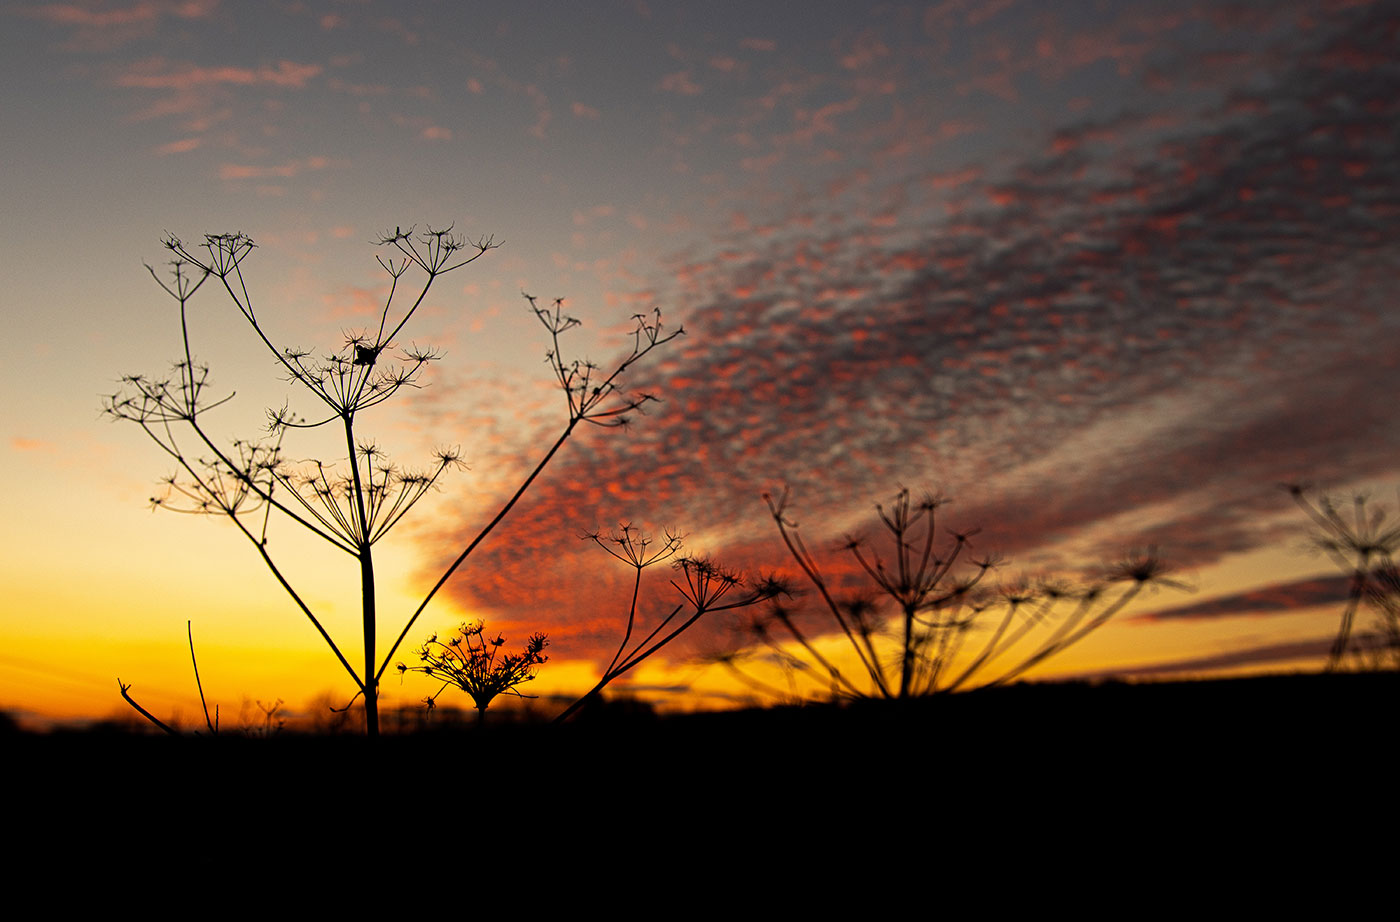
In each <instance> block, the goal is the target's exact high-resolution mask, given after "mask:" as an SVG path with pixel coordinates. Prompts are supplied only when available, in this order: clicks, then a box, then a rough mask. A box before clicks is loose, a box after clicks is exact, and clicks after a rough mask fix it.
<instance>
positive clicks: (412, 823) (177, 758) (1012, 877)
mask: <svg viewBox="0 0 1400 922" xmlns="http://www.w3.org/2000/svg"><path fill="white" fill-rule="evenodd" d="M1397 691H1400V681H1397V676H1394V675H1341V676H1295V677H1279V678H1259V679H1242V680H1233V681H1214V682H1199V683H1164V684H1141V685H1124V684H1101V685H1028V686H1018V687H1012V688H1006V689H998V690H991V691H979V692H973V693H969V694H965V695H959V696H956V697H951V698H942V699H935V700H930V701H920V702H912V703H908V704H905V705H892V704H877V703H867V704H852V705H847V706H844V707H831V706H814V707H804V708H785V709H773V710H755V711H742V712H731V713H720V714H697V715H688V716H675V717H667V718H654V717H653V718H646V717H637V716H635V715H634V716H631V717H609V718H595V719H593V720H591V721H580V722H578V723H576V724H571V725H568V726H563V727H553V726H549V725H536V726H525V725H515V726H512V725H501V726H498V727H494V728H493V727H488V728H486V729H484V730H480V731H472V730H465V731H456V732H437V733H424V734H416V735H409V736H387V737H385V738H382V739H381V740H379V741H378V742H377V743H374V744H370V743H368V742H367V741H365V740H363V739H361V738H358V737H354V736H341V737H320V738H316V737H298V736H291V735H283V736H277V737H274V738H272V739H270V740H258V739H246V738H238V737H227V736H223V737H219V738H217V739H210V738H183V739H174V738H170V737H164V736H157V735H151V736H136V735H130V734H115V733H85V734H80V733H58V734H50V735H46V736H40V735H22V734H13V733H11V734H8V735H7V736H6V738H5V739H4V740H3V747H4V757H5V763H6V766H7V767H8V768H9V769H11V771H10V772H9V773H8V782H9V783H8V785H7V791H8V792H9V794H8V797H7V804H6V815H7V835H8V837H9V839H10V840H11V842H12V844H14V845H15V847H16V848H18V849H19V851H18V852H16V853H15V854H17V855H18V856H19V864H18V865H14V862H13V861H12V868H11V877H12V878H13V879H14V880H15V881H16V882H19V881H21V880H24V879H27V876H28V875H29V874H30V873H31V872H33V871H34V869H36V868H37V869H40V870H42V869H44V868H52V867H63V868H66V869H68V870H69V871H72V870H75V869H77V868H102V869H106V870H108V871H115V872H117V873H120V874H124V875H127V876H128V877H129V879H130V881H132V883H133V887H134V888H135V889H133V890H132V893H133V894H135V895H136V896H138V897H140V898H142V899H144V898H146V897H147V896H149V894H150V893H151V892H152V891H153V888H154V889H155V890H160V889H161V888H168V887H175V888H176V890H178V892H181V893H185V892H188V888H189V887H190V886H193V885H192V884H191V883H190V882H191V881H201V882H202V883H200V884H199V886H200V887H201V888H203V887H205V886H208V887H210V888H213V887H215V886H219V885H224V884H229V882H231V881H232V882H235V884H234V885H235V886H238V887H243V888H244V889H245V890H246V889H247V888H248V887H249V886H251V885H252V884H253V883H255V882H258V881H262V880H266V881H269V882H270V881H272V880H273V879H274V878H276V879H277V880H279V881H281V880H287V881H292V882H294V883H293V884H292V885H291V886H292V890H291V891H287V892H290V893H295V894H298V895H297V896H296V899H298V900H305V901H312V902H314V901H316V900H321V899H323V898H324V897H323V895H324V894H325V893H326V892H327V888H330V889H333V890H335V891H336V892H337V893H339V892H342V891H344V892H346V893H350V892H357V893H358V892H359V891H358V890H356V889H355V888H356V887H358V885H359V883H360V882H364V881H372V882H373V886H375V887H388V888H390V889H393V888H405V889H413V888H414V887H417V886H418V884H419V882H420V881H422V880H432V881H434V882H436V881H437V877H435V876H432V874H438V875H440V876H441V877H442V880H443V881H444V882H445V885H446V886H447V887H448V888H449V889H451V888H453V887H457V886H458V883H459V878H460V879H461V880H465V881H467V883H465V884H462V885H461V886H462V887H464V888H465V889H466V890H468V891H470V890H471V889H472V887H473V886H475V884H474V883H473V881H481V880H483V879H484V880H486V881H487V883H486V884H484V886H486V887H487V889H490V888H491V887H497V886H499V885H500V882H501V880H502V879H503V878H502V877H501V876H499V875H500V874H502V873H504V874H505V875H506V876H505V878H504V879H506V880H513V879H516V878H518V877H520V876H522V875H523V876H524V877H525V878H526V879H527V880H529V881H533V883H529V884H526V885H524V886H523V889H521V888H520V887H516V886H514V885H513V886H512V889H511V891H510V892H511V894H512V897H513V898H516V899H520V900H524V901H526V902H530V901H532V900H534V899H535V898H536V897H538V896H540V895H542V894H544V893H549V892H555V890H557V888H558V887H560V886H563V885H562V884H560V883H559V881H560V880H561V879H564V880H572V879H578V878H581V879H586V880H592V881H594V882H595V884H596V885H597V886H604V885H605V884H606V882H608V881H614V882H615V881H617V880H628V881H631V880H633V879H634V878H635V879H636V880H638V881H645V882H646V887H653V888H654V887H657V886H660V885H661V884H665V885H666V886H667V887H669V888H670V889H667V890H666V891H665V892H666V894H667V895H666V896H665V899H666V900H667V901H668V902H667V905H668V906H669V905H671V904H672V903H674V902H676V901H678V900H679V901H683V902H684V904H685V905H691V904H693V903H695V902H696V901H700V902H701V903H706V902H710V903H713V902H714V901H719V902H721V903H724V904H726V905H727V904H728V903H729V902H731V901H732V900H733V899H735V898H736V897H735V894H736V893H738V892H739V891H737V890H734V885H735V884H736V882H739V881H754V880H762V879H769V880H771V881H774V882H776V883H775V886H777V887H778V888H779V889H784V888H785V889H786V890H788V891H795V892H798V893H801V894H807V895H815V894H819V893H820V894H839V893H843V892H848V891H849V892H857V893H861V894H866V895H867V896H868V895H870V894H871V893H872V892H873V891H872V888H875V891H879V888H880V887H881V886H882V885H883V884H884V883H887V882H889V881H891V880H903V881H906V882H924V883H920V884H919V886H920V887H923V886H924V884H925V883H927V882H929V881H936V882H937V883H938V887H939V888H940V890H941V891H942V892H959V893H962V892H964V891H968V892H972V893H974V894H975V895H977V897H978V899H980V900H992V901H995V902H998V903H1001V902H1002V901H1004V900H1007V899H1013V900H1015V899H1026V898H1029V899H1030V901H1031V902H1032V903H1033V904H1038V903H1039V902H1041V901H1045V900H1050V901H1052V902H1053V901H1056V900H1061V899H1066V900H1071V899H1072V900H1073V901H1075V902H1076V903H1078V902H1080V901H1082V900H1084V899H1085V898H1086V897H1085V893H1086V892H1089V891H1086V889H1085V888H1086V887H1088V888H1090V890H1092V892H1094V893H1099V896H1100V897H1102V898H1103V899H1105V900H1109V901H1110V902H1111V903H1113V904H1114V905H1116V904H1117V901H1120V900H1121V899H1122V897H1121V896H1115V895H1113V893H1115V892H1117V891H1116V890H1113V888H1120V887H1129V886H1132V887H1137V888H1138V890H1137V892H1136V893H1135V895H1133V896H1132V900H1133V901H1134V902H1133V905H1134V906H1138V907H1141V904H1142V903H1143V901H1144V899H1147V900H1148V901H1150V902H1151V903H1153V904H1154V905H1155V904H1156V903H1157V901H1159V900H1160V899H1162V898H1164V897H1167V896H1169V895H1170V896H1172V898H1174V899H1177V900H1182V901H1185V902H1190V903H1193V904H1194V902H1195V901H1196V900H1197V899H1200V900H1202V901H1213V900H1218V899H1219V898H1220V896H1219V894H1220V893H1221V892H1227V891H1228V892H1238V893H1246V892H1248V893H1255V892H1257V891H1267V892H1270V893H1276V894H1281V893H1284V892H1292V891H1291V889H1290V888H1291V887H1292V886H1293V885H1294V884H1295V883H1297V882H1299V881H1306V880H1319V879H1320V880H1322V881H1324V882H1325V881H1330V880H1331V879H1332V878H1331V877H1329V876H1328V875H1329V874H1330V873H1331V872H1327V871H1321V872H1320V871H1319V868H1326V867H1330V866H1334V865H1337V866H1341V865H1345V867H1346V869H1347V870H1346V873H1347V874H1351V873H1353V869H1354V867H1355V866H1357V862H1361V864H1363V865H1364V864H1365V863H1366V862H1367V861H1371V860H1381V861H1388V860H1389V859H1386V858H1384V856H1385V855H1388V854H1391V852H1388V851H1385V850H1381V851H1376V850H1374V849H1372V848H1371V847H1369V846H1366V845H1364V843H1366V842H1367V841H1369V840H1371V839H1372V838H1373V836H1372V833H1374V832H1375V831H1377V830H1387V829H1391V828H1393V827H1394V822H1395V819H1396V798H1395V796H1394V791H1395V785H1396V782H1395V775H1394V757H1393V755H1391V749H1392V748H1393V747H1392V745H1391V741H1392V739H1393V738H1394V736H1395V735H1396V733H1395V728H1396V721H1395V704H1396V701H1397V694H1396V693H1397ZM1387 847H1388V846H1387ZM1358 849H1360V850H1359V851H1358ZM367 856H368V857H367ZM55 862H57V863H55ZM16 868H23V869H26V870H17V869H16ZM391 868H392V869H393V870H392V871H391V870H390V869H391ZM430 872H431V873H430ZM45 873H47V872H45ZM1337 873H1339V874H1340V873H1342V872H1341V871H1340V870H1339V871H1338V872H1337ZM1367 873H1368V875H1372V876H1371V878H1370V879H1373V880H1383V879H1385V878H1383V877H1374V876H1373V874H1374V872H1367ZM1386 873H1388V871H1387V872H1386ZM1319 875H1321V876H1320V877H1319ZM1037 878H1039V879H1040V883H1035V884H1033V883H1031V881H1035V880H1037ZM1143 881H1146V882H1147V884H1146V885H1145V886H1144V885H1143V884H1142V882H1143ZM172 882H173V883H172ZM599 882H601V883H599ZM1203 882H1209V883H1210V885H1209V887H1205V890H1210V891H1211V893H1212V894H1213V895H1206V894H1205V893H1204V891H1203V890H1201V888H1202V887H1203V886H1204V883H1203ZM1221 885H1227V891H1221V890H1220V889H1219V888H1220V886H1221ZM64 886H65V887H68V888H69V889H72V886H71V885H68V884H65V885H64ZM590 886H593V884H591V885H590ZM609 886H612V885H609ZM629 886H630V884H629ZM746 886H748V885H747V884H746ZM1104 887H1109V888H1110V889H1109V890H1103V891H1102V892H1101V893H1100V890H1101V889H1102V888H1104ZM180 888H184V889H180ZM643 889H644V890H645V889H646V888H645V887H644V888H643ZM65 892H66V891H65ZM171 892H175V891H171ZM211 892H212V890H211ZM569 892H573V891H569ZM648 892H650V891H648ZM750 892H753V891H750ZM773 892H774V893H775V894H776V893H777V892H778V890H776V889H775V890H774V891H773ZM286 898H287V896H286V893H283V895H282V896H279V897H277V899H279V900H285V899H286ZM774 898H775V899H776V898H777V897H776V896H775V897H774ZM810 898H815V896H810ZM825 898H826V897H825V896H823V897H822V899H825ZM1096 898H1098V897H1096ZM1249 898H1250V899H1251V900H1252V899H1254V898H1255V897H1253V896H1250V897H1249ZM357 899H358V897H357ZM201 900H202V901H203V902H202V903H201V905H203V904H204V903H207V902H208V901H207V900H206V899H204V898H203V897H201ZM307 905H311V902H308V903H307ZM668 917H669V916H668Z"/></svg>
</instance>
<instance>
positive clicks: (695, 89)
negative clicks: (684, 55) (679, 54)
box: [656, 70, 701, 96]
mask: <svg viewBox="0 0 1400 922" xmlns="http://www.w3.org/2000/svg"><path fill="white" fill-rule="evenodd" d="M656 88H657V89H659V90H665V91H666V92H668V93H679V94H681V95H682V96H698V95H700V92H701V90H700V86H699V84H697V83H696V82H695V81H694V80H692V79H691V78H690V73H689V72H688V71H683V70H678V71H676V72H675V73H674V74H667V75H666V76H664V77H662V78H661V82H660V83H658V84H657V85H656Z"/></svg>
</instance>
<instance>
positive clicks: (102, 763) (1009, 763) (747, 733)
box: [5, 674, 1400, 793]
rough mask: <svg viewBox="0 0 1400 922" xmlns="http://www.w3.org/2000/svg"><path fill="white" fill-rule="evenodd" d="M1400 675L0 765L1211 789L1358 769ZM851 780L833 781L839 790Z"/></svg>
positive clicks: (1085, 689)
mask: <svg viewBox="0 0 1400 922" xmlns="http://www.w3.org/2000/svg"><path fill="white" fill-rule="evenodd" d="M1397 692H1400V676H1397V675H1394V674H1366V675H1353V674H1347V675H1300V676H1281V677H1264V678H1250V679H1232V680H1217V681H1202V682H1169V683H1166V682H1164V683H1141V684H1126V683H1102V684H1038V685H1018V686H1013V687H1009V688H1002V689H989V690H979V691H974V692H970V693H967V694H961V695H956V696H949V697H941V698H935V699H930V700H923V701H914V702H906V703H898V702H857V703H850V704H846V705H842V706H834V705H809V706H805V707H784V708H773V709H764V710H747V711H730V712H721V713H709V714H688V715H676V716H669V717H656V716H652V715H647V714H642V715H638V714H636V713H632V714H622V715H610V716H598V717H594V718H593V719H580V720H577V721H575V722H572V723H570V724H567V725H564V726H552V725H548V724H539V725H528V724H526V725H519V724H502V725H498V726H494V727H493V726H490V725H489V724H488V726H487V727H485V728H483V729H479V730H478V729H470V728H469V729H454V730H443V731H436V732H424V733H416V734H411V735H402V736H394V735H387V736H385V737H382V738H381V739H380V740H379V741H377V742H376V743H373V744H371V743H369V742H367V741H365V740H364V739H362V738H359V737H357V736H336V737H314V736H299V735H292V734H283V735H278V736H274V737H273V738H271V739H267V740H263V739H247V738H241V737H231V736H228V735H224V736H220V737H218V738H209V737H207V736H206V737H186V738H180V739H175V738H170V737H166V736H163V735H159V734H151V735H134V734H125V733H118V732H114V731H106V732H57V733H51V734H47V735H37V734H32V735H31V734H19V733H10V734H7V735H6V737H5V747H6V749H7V751H8V755H9V756H11V757H12V758H10V759H9V761H10V762H11V764H12V765H16V766H18V767H19V768H20V770H21V772H22V773H24V774H26V775H29V776H30V777H31V779H32V781H33V782H34V783H38V784H50V783H54V782H58V781H62V780H66V779H74V778H82V777H85V778H87V779H88V780H89V781H91V780H92V779H93V778H94V777H95V776H102V777H104V778H105V779H106V781H107V782H108V783H112V782H113V781H124V783H129V784H131V785H133V791H135V790H137V789H139V790H141V791H149V790H159V789H160V788H161V787H162V786H167V787H169V789H171V790H175V789H177V788H180V787H183V786H185V785H196V786H198V785H200V784H216V785H218V786H219V787H220V788H222V789H228V788H230V787H238V786H250V787H251V786H256V787H266V788H268V789H269V790H272V791H285V790H286V789H287V788H289V787H291V788H296V789H302V788H307V789H314V788H315V787H316V786H317V785H319V786H321V787H322V788H323V789H326V788H331V787H336V786H339V785H341V784H345V785H346V786H348V787H356V786H358V784H360V783H361V781H362V779H360V780H356V779H357V778H360V772H361V769H362V767H364V766H372V767H373V770H374V771H377V772H380V773H382V774H383V775H385V776H386V777H389V776H392V777H395V778H401V777H404V776H414V777H421V778H425V779H427V780H426V781H425V782H423V783H426V784H427V785H428V786H430V787H431V786H434V785H436V784H437V783H438V782H439V781H441V782H445V783H449V784H459V783H467V784H472V785H481V786H484V787H487V788H494V789H496V790H510V789H515V790H521V791H524V790H542V789H543V790H550V789H558V788H559V787H560V786H561V785H566V786H570V787H573V786H578V785H586V784H595V785H612V784H615V783H617V781H618V779H620V778H631V779H639V780H640V779H648V778H650V779H655V778H657V777H659V776H662V775H664V776H666V777H669V778H672V779H674V780H675V782H676V783H677V784H681V785H683V786H693V785H695V784H697V783H699V784H703V785H706V786H707V787H710V788H711V789H715V788H725V789H733V790H734V791H735V792H736V793H738V792H742V791H743V790H744V789H745V788H750V787H756V786H758V782H757V779H763V782H762V783H763V786H764V787H765V788H766V789H769V790H771V788H772V786H773V785H779V786H781V785H783V784H790V785H794V786H797V787H802V788H806V787H810V786H815V785H820V784H823V783H832V780H833V779H839V778H846V779H850V778H854V777H860V776H864V777H869V778H880V777H908V776H909V774H910V773H911V772H912V773H915V774H917V775H919V776H923V777H927V778H929V779H939V778H942V779H949V778H958V779H968V778H1002V779H1023V780H1026V781H1028V782H1032V783H1034V779H1038V778H1050V777H1055V778H1061V779H1064V778H1075V777H1081V778H1090V777H1092V778H1097V779H1099V780H1100V783H1103V784H1105V785H1121V784H1129V783H1131V784H1137V783H1151V782H1163V781H1171V782H1172V783H1175V784H1178V785H1187V786H1206V787H1208V786H1209V784H1210V781H1211V779H1225V778H1230V777H1240V776H1243V775H1247V774H1253V775H1258V776H1260V777H1264V778H1272V779H1278V778H1280V777H1283V776H1284V775H1288V776H1294V775H1299V774H1301V773H1306V772H1311V773H1313V774H1314V775H1316V774H1317V773H1319V772H1322V773H1326V772H1329V771H1333V770H1337V769H1345V770H1348V771H1356V772H1364V771H1366V770H1367V766H1368V765H1369V763H1371V762H1372V761H1373V760H1376V759H1379V758H1380V757H1381V754H1382V753H1385V752H1388V750H1389V749H1390V748H1391V741H1392V739H1393V738H1394V737H1395V735H1396V703H1397V701H1400V696H1398V695H1397ZM841 783H846V782H841Z"/></svg>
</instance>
